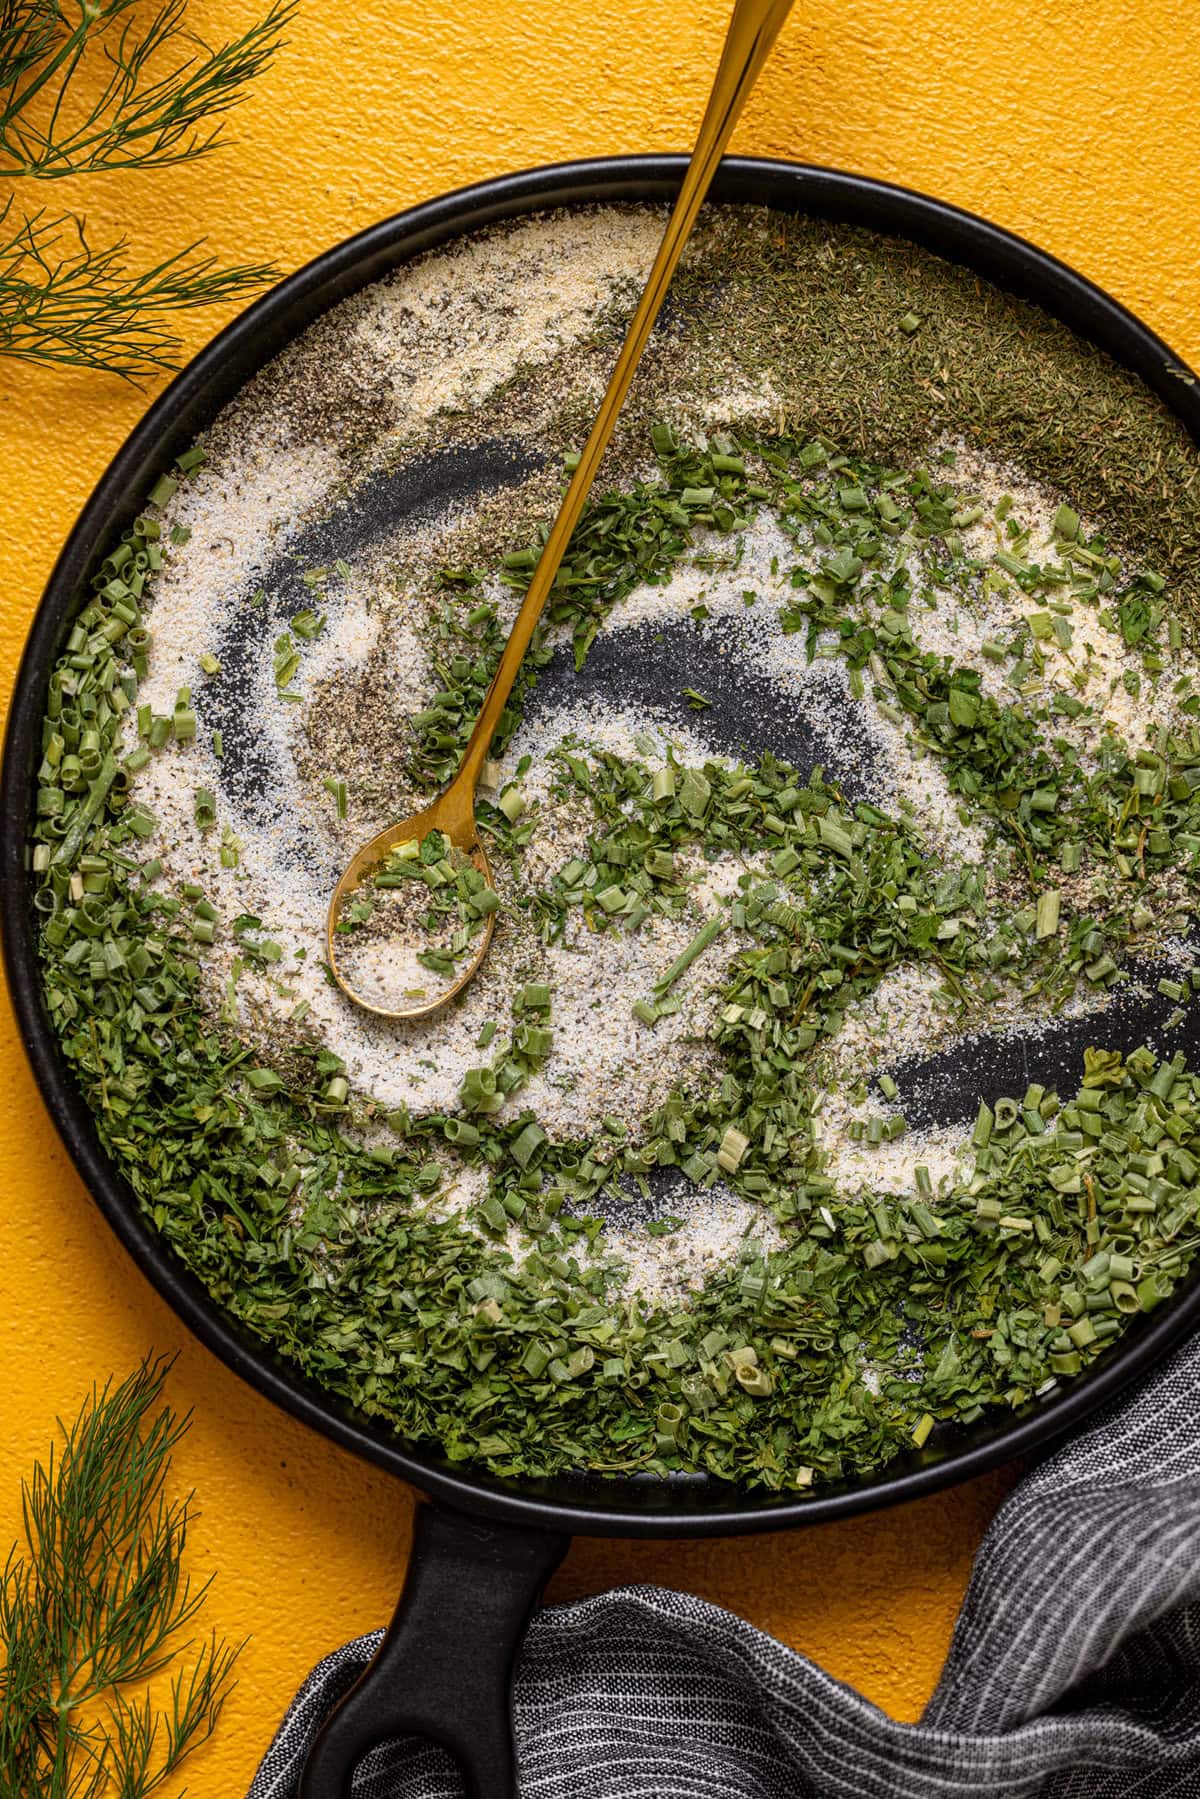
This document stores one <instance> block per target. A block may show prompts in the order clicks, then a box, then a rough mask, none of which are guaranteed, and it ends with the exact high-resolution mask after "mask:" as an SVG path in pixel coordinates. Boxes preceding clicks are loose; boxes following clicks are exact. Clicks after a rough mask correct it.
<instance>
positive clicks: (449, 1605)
mask: <svg viewBox="0 0 1200 1799" xmlns="http://www.w3.org/2000/svg"><path fill="white" fill-rule="evenodd" d="M568 1541H569V1539H568V1538H567V1537H563V1536H558V1535H557V1534H555V1533H553V1532H551V1531H543V1530H530V1529H525V1528H523V1527H519V1526H515V1525H510V1524H493V1523H490V1522H488V1521H487V1520H484V1519H479V1518H469V1517H467V1516H466V1515H465V1514H464V1513H462V1512H456V1511H452V1510H451V1509H450V1508H449V1507H448V1506H442V1505H433V1504H428V1503H425V1502H422V1503H421V1504H419V1505H418V1507H417V1515H416V1519H415V1521H414V1525H413V1545H412V1554H411V1556H410V1558H409V1563H408V1573H407V1575H406V1578H405V1582H404V1590H403V1591H402V1593H401V1595H400V1603H399V1604H398V1605H397V1607H396V1615H395V1617H394V1618H393V1619H392V1622H391V1624H390V1625H389V1626H388V1629H387V1634H386V1635H385V1637H384V1639H383V1642H382V1643H381V1644H380V1645H379V1648H378V1650H377V1652H376V1654H375V1657H374V1659H373V1660H372V1662H371V1664H370V1666H369V1667H368V1668H367V1669H366V1670H365V1671H364V1672H363V1673H362V1674H361V1675H360V1676H359V1678H358V1680H357V1681H356V1682H355V1683H354V1685H353V1686H352V1687H351V1689H350V1691H349V1692H348V1693H347V1694H346V1695H345V1697H344V1698H343V1699H342V1700H341V1702H340V1704H338V1705H337V1706H336V1707H335V1709H334V1710H333V1711H332V1712H331V1713H330V1715H329V1717H328V1718H327V1719H326V1720H325V1722H324V1724H323V1725H322V1726H321V1729H320V1731H319V1732H318V1734H317V1737H316V1740H315V1742H314V1743H313V1746H312V1748H311V1749H310V1751H309V1754H308V1760H307V1761H306V1762H305V1764H304V1771H303V1773H302V1774H301V1776H300V1785H299V1789H298V1799H349V1795H350V1777H351V1775H352V1773H353V1771H354V1767H355V1765H356V1763H357V1762H359V1761H360V1760H361V1758H362V1757H363V1756H364V1755H365V1754H366V1753H367V1751H368V1750H369V1749H372V1748H373V1747H374V1746H375V1744H377V1743H380V1742H383V1741H385V1740H387V1739H388V1738H390V1737H401V1736H420V1737H425V1738H427V1739H429V1740H431V1741H433V1742H436V1743H440V1744H441V1745H442V1747H443V1748H444V1749H446V1750H448V1751H449V1753H450V1755H451V1756H452V1757H453V1758H454V1760H455V1762H456V1763H457V1764H458V1767H459V1769H460V1771H461V1773H462V1775H463V1777H464V1779H465V1781H466V1787H467V1795H468V1799H514V1796H515V1794H516V1759H515V1756H514V1753H513V1735H512V1716H511V1698H512V1681H513V1671H514V1668H515V1665H516V1660H517V1655H518V1652H519V1650H520V1647H521V1640H522V1638H523V1637H524V1635H525V1629H526V1626H527V1624H528V1622H529V1619H530V1616H531V1614H532V1612H533V1610H534V1607H535V1606H536V1605H537V1602H538V1599H539V1598H540V1596H541V1591H542V1588H543V1587H544V1586H545V1584H546V1582H547V1580H548V1579H549V1578H550V1575H551V1574H552V1573H553V1572H554V1569H555V1568H556V1567H557V1566H558V1564H559V1562H560V1561H561V1560H562V1558H563V1555H564V1554H565V1553H566V1548H567V1543H568Z"/></svg>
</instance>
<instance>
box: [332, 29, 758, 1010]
mask: <svg viewBox="0 0 1200 1799" xmlns="http://www.w3.org/2000/svg"><path fill="white" fill-rule="evenodd" d="M791 9H792V0H735V4H734V8H733V16H732V18H731V19H730V21H729V28H728V30H727V32H726V34H725V47H724V49H723V51H722V53H721V63H720V67H719V68H718V70H717V74H716V79H715V80H714V82H713V86H712V92H711V94H710V95H709V97H708V105H707V106H706V107H705V109H704V117H703V119H702V120H701V122H700V131H699V134H698V136H697V138H696V148H695V149H694V150H693V152H692V159H691V161H690V162H689V163H688V166H687V170H686V172H685V174H684V177H683V185H682V186H681V188H680V190H679V198H678V199H677V200H676V202H675V206H674V210H673V211H672V213H671V218H670V221H669V223H668V225H667V229H666V231H665V232H664V233H663V240H662V243H661V244H660V245H659V248H658V254H657V256H656V257H655V259H654V266H653V268H652V269H651V270H650V274H649V277H648V278H647V281H646V286H645V289H644V290H643V293H642V297H641V299H640V300H639V302H638V308H637V311H636V312H635V313H634V315H633V322H632V324H631V325H630V327H629V332H628V335H627V337H626V339H625V342H624V344H623V345H622V347H621V353H620V355H619V356H618V357H617V363H616V367H615V368H614V369H613V372H612V379H611V380H610V381H609V384H608V391H607V392H606V393H605V395H604V398H603V400H602V401H601V402H600V410H599V412H598V413H597V414H596V421H595V423H594V424H593V426H592V429H591V433H590V435H589V437H588V440H587V443H586V444H585V445H584V448H583V453H582V454H581V456H580V458H579V462H578V464H577V466H576V468H575V472H574V474H573V475H572V476H571V481H570V485H569V486H568V488H567V491H566V494H565V496H564V498H563V503H562V505H561V506H560V507H559V510H558V517H557V518H556V519H555V521H554V524H553V526H552V527H551V530H550V535H549V537H547V539H546V544H545V548H544V549H543V550H542V554H541V556H540V558H539V560H538V565H537V567H536V568H535V569H534V571H533V579H532V580H531V581H530V583H529V587H528V589H527V591H526V594H525V598H524V600H523V601H522V604H521V610H520V611H519V612H518V614H517V617H516V620H515V622H514V624H513V628H512V631H511V632H510V633H509V638H508V642H507V643H506V644H505V646H504V654H503V655H502V656H501V658H500V663H499V666H498V667H497V669H496V672H495V674H494V675H493V677H492V684H491V686H490V687H489V688H488V691H487V697H486V699H485V700H484V702H483V706H482V708H481V710H480V713H479V717H478V719H477V720H476V723H475V729H474V730H473V731H472V733H471V740H470V742H469V743H468V745H467V747H466V750H465V751H464V753H463V759H462V761H461V763H460V764H459V768H458V773H457V774H456V775H455V776H454V779H453V780H452V781H451V783H450V785H449V786H448V787H447V788H445V789H444V791H443V792H442V793H440V794H439V795H438V797H437V799H435V800H434V801H433V803H432V805H429V806H426V807H425V809H424V811H422V812H416V813H414V814H413V815H412V817H411V818H404V819H401V821H400V823H399V824H395V825H389V826H388V827H387V829H386V830H384V831H380V833H379V835H378V836H377V837H372V839H371V841H370V842H369V843H368V844H365V845H364V846H363V848H362V849H360V850H359V851H358V853H357V855H356V856H355V857H354V859H353V860H352V862H351V863H350V866H349V867H348V868H347V870H346V872H345V874H343V876H342V878H341V880H340V881H339V882H338V884H337V886H336V887H335V888H334V890H333V898H332V900H331V901H330V905H329V916H328V918H327V920H326V923H325V950H326V955H327V957H328V961H329V967H330V969H331V971H332V973H333V977H334V979H335V980H336V982H337V984H338V986H339V987H340V988H341V989H342V991H343V993H346V994H348V995H349V997H350V998H351V999H352V1000H354V1001H355V1003H356V1004H357V1005H360V1006H362V1007H363V1009H364V1011H367V1012H374V1013H376V1014H378V1016H379V1017H381V1018H404V1019H414V1018H429V1017H430V1016H431V1015H432V1014H433V1013H435V1012H440V1011H441V1009H442V1007H443V1006H445V1005H448V1004H449V1002H450V1001H451V1000H452V999H453V998H454V996H455V994H456V993H461V992H462V990H463V988H464V987H465V986H466V984H467V982H468V981H469V980H470V979H471V978H472V976H473V975H474V973H475V971H476V969H477V968H478V967H479V965H480V963H481V962H482V961H483V959H484V957H485V956H486V955H487V952H488V948H489V946H490V944H491V941H492V929H493V925H494V922H495V914H494V913H491V912H489V913H488V914H487V915H486V917H485V919H484V922H483V929H482V931H481V932H480V934H479V937H478V939H477V940H476V943H475V944H474V945H473V946H472V952H471V960H470V961H469V962H468V963H467V965H466V967H465V968H464V969H463V971H462V973H461V974H460V975H458V977H457V978H456V980H455V981H454V983H453V985H452V986H449V987H446V988H444V989H443V990H442V991H441V992H440V993H438V994H437V996H436V997H435V998H433V999H419V1000H418V999H417V998H416V997H415V996H413V998H412V1003H406V1004H400V1005H396V1006H391V1005H387V1006H380V1005H375V1004H372V1003H371V1002H370V1001H368V1000H366V999H364V998H363V997H362V995H361V994H359V993H356V992H355V990H354V988H353V987H351V985H350V983H349V980H348V979H347V977H346V976H345V975H344V974H343V972H342V970H341V969H340V968H339V966H338V955H337V943H338V939H337V925H338V921H339V919H340V918H341V914H342V908H343V906H344V904H345V902H346V900H347V898H348V897H349V896H350V894H351V893H353V892H354V891H355V890H356V889H357V888H359V887H361V886H362V885H363V882H364V881H365V880H366V879H367V877H368V876H369V875H370V874H371V872H372V871H373V870H374V869H376V868H378V866H379V864H380V863H381V862H383V861H384V860H385V859H386V857H387V856H388V854H389V852H390V851H391V850H393V849H394V848H395V847H396V845H397V844H400V843H411V842H413V841H416V842H422V841H424V839H425V838H426V837H427V836H428V835H429V833H430V831H441V832H442V833H443V834H444V835H445V836H446V837H448V838H449V840H450V842H451V844H453V845H454V847H455V848H456V849H458V850H460V851H461V852H462V853H463V854H465V855H466V856H469V857H470V859H471V861H472V862H473V863H474V864H475V866H476V868H477V869H478V870H479V872H480V874H482V876H483V877H484V879H485V880H486V881H487V883H488V885H489V887H490V886H493V885H494V883H493V881H492V871H491V869H490V868H489V866H488V859H487V856H486V855H485V853H484V848H483V844H482V843H481V842H480V838H479V831H478V828H477V826H476V823H475V788H476V785H477V783H478V780H479V776H480V771H481V770H482V768H483V764H484V761H485V759H486V757H487V753H488V749H489V747H490V745H491V741H492V738H493V737H494V736H495V733H496V726H497V724H498V723H499V719H500V714H501V713H502V712H503V710H504V707H505V704H506V702H507V700H508V696H509V694H510V693H511V691H512V685H513V682H514V681H515V680H516V678H517V671H518V669H519V668H520V666H521V663H522V661H523V659H524V656H525V652H526V650H527V649H528V648H529V644H530V640H531V638H532V637H533V633H534V629H535V627H536V625H537V622H538V619H539V618H540V617H541V615H542V608H543V606H544V605H545V604H546V600H547V597H548V595H549V593H550V589H551V587H552V586H553V585H554V577H555V575H557V573H558V569H559V564H560V563H561V562H562V559H563V556H564V555H565V554H566V550H567V545H568V544H569V542H570V539H571V533H572V532H573V531H574V529H575V526H576V525H577V524H578V522H579V516H580V514H581V512H582V511H583V508H584V503H585V501H586V500H587V496H588V491H589V489H590V488H591V485H592V481H593V480H594V478H595V475H596V471H597V469H598V468H599V466H600V460H601V458H602V456H603V455H604V452H605V450H606V449H607V447H608V440H609V438H610V437H611V436H612V431H613V426H614V425H615V424H616V422H617V414H618V413H619V412H620V410H621V406H622V404H623V402H624V399H625V395H626V394H627V393H628V391H629V385H630V382H631V381H632V380H633V376H634V372H635V370H636V368H637V365H638V363H639V361H640V360H641V355H642V351H643V350H644V349H645V347H646V340H647V339H648V338H649V336H650V332H651V330H652V328H653V325H654V321H655V319H656V318H657V317H658V312H659V308H660V307H661V305H662V303H663V300H664V299H665V297H666V292H667V288H668V287H669V286H670V283H671V277H672V275H674V273H675V269H676V266H677V265H678V262H679V258H680V256H681V255H682V254H683V248H684V245H685V244H686V243H687V241H688V238H689V237H690V236H691V233H692V226H693V225H694V224H695V222H696V215H697V213H698V212H699V210H700V207H701V204H702V203H703V200H704V196H705V194H706V193H707V192H708V189H709V184H710V183H711V181H712V178H713V176H714V174H715V173H716V169H717V164H718V163H719V162H720V160H721V156H722V154H723V153H724V150H725V145H726V144H727V143H728V141H729V135H730V133H731V131H732V130H733V127H734V125H735V124H736V122H737V118H738V115H739V113H740V112H741V110H742V107H743V106H744V104H745V102H746V98H747V96H748V95H749V93H750V90H751V88H752V87H753V86H754V83H755V82H756V80H757V79H758V76H759V72H760V70H761V69H762V66H763V64H764V63H765V62H766V60H767V57H768V55H769V54H770V50H771V46H772V44H773V43H774V42H775V39H776V37H777V36H778V34H779V30H780V27H781V26H782V25H783V22H784V20H785V19H786V18H787V16H788V13H789V12H790V11H791ZM404 997H407V996H402V998H404Z"/></svg>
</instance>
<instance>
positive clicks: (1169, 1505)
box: [250, 1341, 1200, 1799]
mask: <svg viewBox="0 0 1200 1799" xmlns="http://www.w3.org/2000/svg"><path fill="white" fill-rule="evenodd" d="M378 1641H379V1637H378V1634H376V1635H374V1636H369V1637H361V1638H359V1640H358V1641H357V1642H354V1643H350V1644H348V1645H347V1646H346V1647H345V1648H344V1649H340V1650H338V1651H337V1652H336V1653H335V1654H333V1655H330V1656H328V1657H327V1658H326V1660H325V1661H323V1662H322V1663H321V1664H320V1666H319V1667H318V1668H316V1669H315V1670H314V1671H313V1673H312V1674H311V1675H310V1676H309V1678H308V1680H307V1681H306V1682H305V1684H304V1686H303V1688H302V1689H301V1691H300V1692H299V1694H298V1695H297V1697H296V1699H295V1700H294V1702H293V1704H292V1707H291V1709H290V1710H289V1712H288V1714H287V1717H286V1718H285V1719H284V1722H283V1724H282V1726H281V1728H280V1731H279V1735H278V1736H277V1738H276V1739H275V1742H274V1743H273V1744H272V1746H271V1748H270V1750H269V1751H268V1753H267V1756H266V1758H265V1760H264V1761H263V1764H262V1767H261V1768H260V1770H259V1772H258V1775H257V1777H256V1779H255V1781H254V1785H253V1787H252V1788H251V1793H250V1799H293V1795H294V1793H295V1789H296V1781H297V1778H298V1773H299V1769H300V1768H301V1767H302V1765H303V1762H304V1757H305V1754H306V1752H307V1749H308V1745H309V1743H310V1742H311V1740H312V1737H313V1734H314V1732H315V1730H316V1727H317V1725H318V1724H319V1722H320V1720H321V1718H322V1717H323V1716H324V1714H325V1712H326V1711H327V1709H328V1708H329V1707H330V1705H331V1704H332V1703H333V1701H334V1700H335V1699H336V1698H337V1697H339V1696H340V1694H341V1693H343V1692H344V1691H345V1690H346V1688H347V1687H348V1686H349V1685H350V1684H351V1682H352V1681H353V1680H354V1679H355V1678H356V1677H357V1675H358V1674H359V1672H360V1671H361V1669H362V1668H363V1666H364V1665H365V1663H366V1662H367V1661H368V1660H369V1658H370V1656H371V1654H372V1652H373V1650H374V1648H375V1646H376V1644H377V1643H378ZM515 1722H516V1733H517V1743H518V1753H519V1759H520V1790H521V1795H522V1799H534V1796H535V1795H536V1799H991V1796H992V1795H996V1796H997V1799H999V1796H1001V1795H1003V1796H1004V1799H1034V1795H1036V1796H1037V1799H1134V1796H1135V1795H1137V1796H1144V1799H1168V1795H1170V1796H1171V1799H1175V1796H1176V1795H1178V1796H1179V1799H1185V1796H1187V1799H1200V1341H1197V1342H1193V1343H1191V1344H1189V1345H1188V1346H1187V1348H1185V1349H1184V1350H1182V1351H1181V1352H1180V1353H1178V1354H1177V1355H1175V1356H1174V1358H1173V1359H1172V1360H1171V1361H1169V1362H1168V1363H1167V1364H1165V1365H1164V1367H1163V1368H1162V1369H1161V1370H1160V1371H1158V1372H1157V1373H1156V1374H1155V1375H1154V1376H1152V1378H1151V1379H1150V1380H1149V1381H1148V1382H1146V1383H1145V1384H1144V1385H1143V1386H1142V1387H1140V1388H1139V1389H1138V1390H1137V1391H1136V1392H1135V1394H1134V1395H1133V1397H1132V1398H1129V1399H1126V1400H1123V1401H1118V1402H1117V1403H1116V1404H1114V1405H1112V1406H1110V1407H1109V1408H1108V1409H1107V1410H1105V1411H1104V1412H1103V1413H1102V1414H1101V1415H1100V1416H1099V1417H1098V1419H1097V1421H1096V1422H1095V1423H1094V1424H1093V1425H1092V1426H1091V1427H1090V1428H1089V1429H1088V1430H1087V1431H1086V1432H1085V1433H1084V1434H1082V1435H1080V1436H1078V1437H1076V1438H1075V1439H1074V1440H1073V1441H1071V1442H1070V1443H1068V1444H1067V1445H1066V1447H1065V1448H1062V1449H1060V1450H1058V1451H1057V1452H1056V1453H1055V1454H1053V1455H1052V1456H1050V1457H1049V1458H1048V1459H1047V1460H1046V1461H1044V1462H1043V1463H1042V1464H1041V1465H1040V1466H1039V1467H1038V1468H1037V1469H1036V1470H1035V1471H1034V1472H1033V1473H1031V1474H1029V1475H1028V1476H1027V1477H1026V1479H1025V1480H1024V1481H1022V1483H1021V1484H1020V1486H1018V1487H1017V1489H1016V1490H1015V1491H1014V1492H1013V1494H1012V1495H1011V1497H1010V1498H1009V1499H1008V1501H1007V1502H1006V1504H1005V1505H1004V1506H1003V1507H1002V1509H1001V1510H1000V1512H999V1513H998V1515H997V1517H996V1519H995V1522H994V1523H993V1525H992V1527H991V1529H990V1530H989V1531H988V1533H987V1536H986V1537H985V1539H984V1542H983V1544H982V1546H981V1548H980V1551H979V1555H978V1557H977V1559H976V1563H975V1569H974V1572H973V1574H972V1577H971V1583H970V1587H969V1589H968V1592H967V1596H966V1599H965V1601H964V1603H963V1609H962V1613H961V1615H960V1617H959V1620H958V1623H957V1626H956V1628H955V1632H954V1640H953V1643H952V1644H951V1648H950V1654H949V1657H948V1659H947V1662H946V1667H945V1671H944V1672H943V1674H942V1678H941V1681H940V1682H939V1685H938V1688H937V1691H936V1693H935V1694H934V1696H933V1698H932V1699H931V1700H930V1702H929V1705H928V1707H927V1709H926V1711H925V1715H924V1717H923V1718H922V1719H921V1721H920V1723H919V1724H897V1723H895V1722H894V1721H893V1720H892V1719H890V1718H888V1717H886V1716H885V1715H884V1713H883V1712H881V1711H879V1710H878V1708H877V1707H876V1706H874V1705H871V1704H869V1703H868V1702H867V1701H866V1700H865V1699H864V1698H862V1697H861V1695H860V1694H858V1693H856V1692H854V1691H852V1689H851V1688H849V1687H846V1686H843V1685H841V1683H840V1682H838V1681H836V1680H832V1679H831V1678H830V1677H829V1675H828V1674H825V1673H823V1672H822V1671H821V1669H820V1668H817V1667H814V1665H813V1664H812V1662H809V1661H806V1660H805V1659H804V1658H803V1657H802V1656H799V1655H796V1654H795V1653H794V1652H793V1651H792V1650H790V1649H785V1648H784V1647H783V1645H782V1644H781V1643H777V1642H775V1641H774V1639H773V1638H771V1637H768V1636H764V1635H763V1633H762V1632H761V1631H758V1630H754V1629H752V1628H751V1626H750V1625H749V1624H746V1623H745V1622H744V1621H743V1620H742V1619H740V1618H735V1617H733V1616H731V1614H730V1613H728V1612H724V1611H721V1610H719V1609H718V1608H717V1607H716V1606H712V1605H706V1604H704V1603H703V1602H702V1601H701V1600H699V1599H692V1598H689V1597H688V1596H687V1595H686V1594H684V1593H672V1592H665V1591H663V1590H661V1589H658V1588H654V1587H624V1588H621V1589H620V1590H618V1591H616V1592H612V1593H603V1594H601V1595H599V1596H598V1597H596V1598H594V1599H587V1600H583V1601H581V1602H579V1603H577V1604H574V1605H562V1606H550V1607H547V1608H546V1609H545V1610H544V1611H542V1612H540V1613H539V1614H538V1616H537V1617H536V1618H535V1620H534V1623H533V1625H532V1627H531V1629H530V1632H529V1636H528V1638H527V1640H526V1643H525V1648H524V1652H523V1655H522V1658H521V1664H520V1670H519V1673H518V1678H517V1688H516V1706H515ZM461 1791H462V1788H461V1785H460V1783H459V1781H458V1779H457V1777H456V1775H455V1773H454V1770H453V1769H452V1767H451V1765H450V1763H449V1760H448V1759H447V1758H446V1756H445V1755H444V1754H443V1752H442V1751H441V1750H439V1749H435V1748H433V1747H431V1746H429V1745H426V1744H419V1743H415V1742H411V1741H409V1742H397V1743H394V1744H386V1745H383V1746H382V1747H381V1748H379V1749H377V1750H376V1751H374V1752H373V1753H372V1754H371V1755H370V1756H368V1757H367V1758H366V1760H365V1761H364V1762H363V1763H362V1765H361V1767H360V1769H359V1773H358V1776H357V1778H356V1780H355V1782H354V1787H353V1799H451V1796H452V1795H458V1794H460V1793H461Z"/></svg>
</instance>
